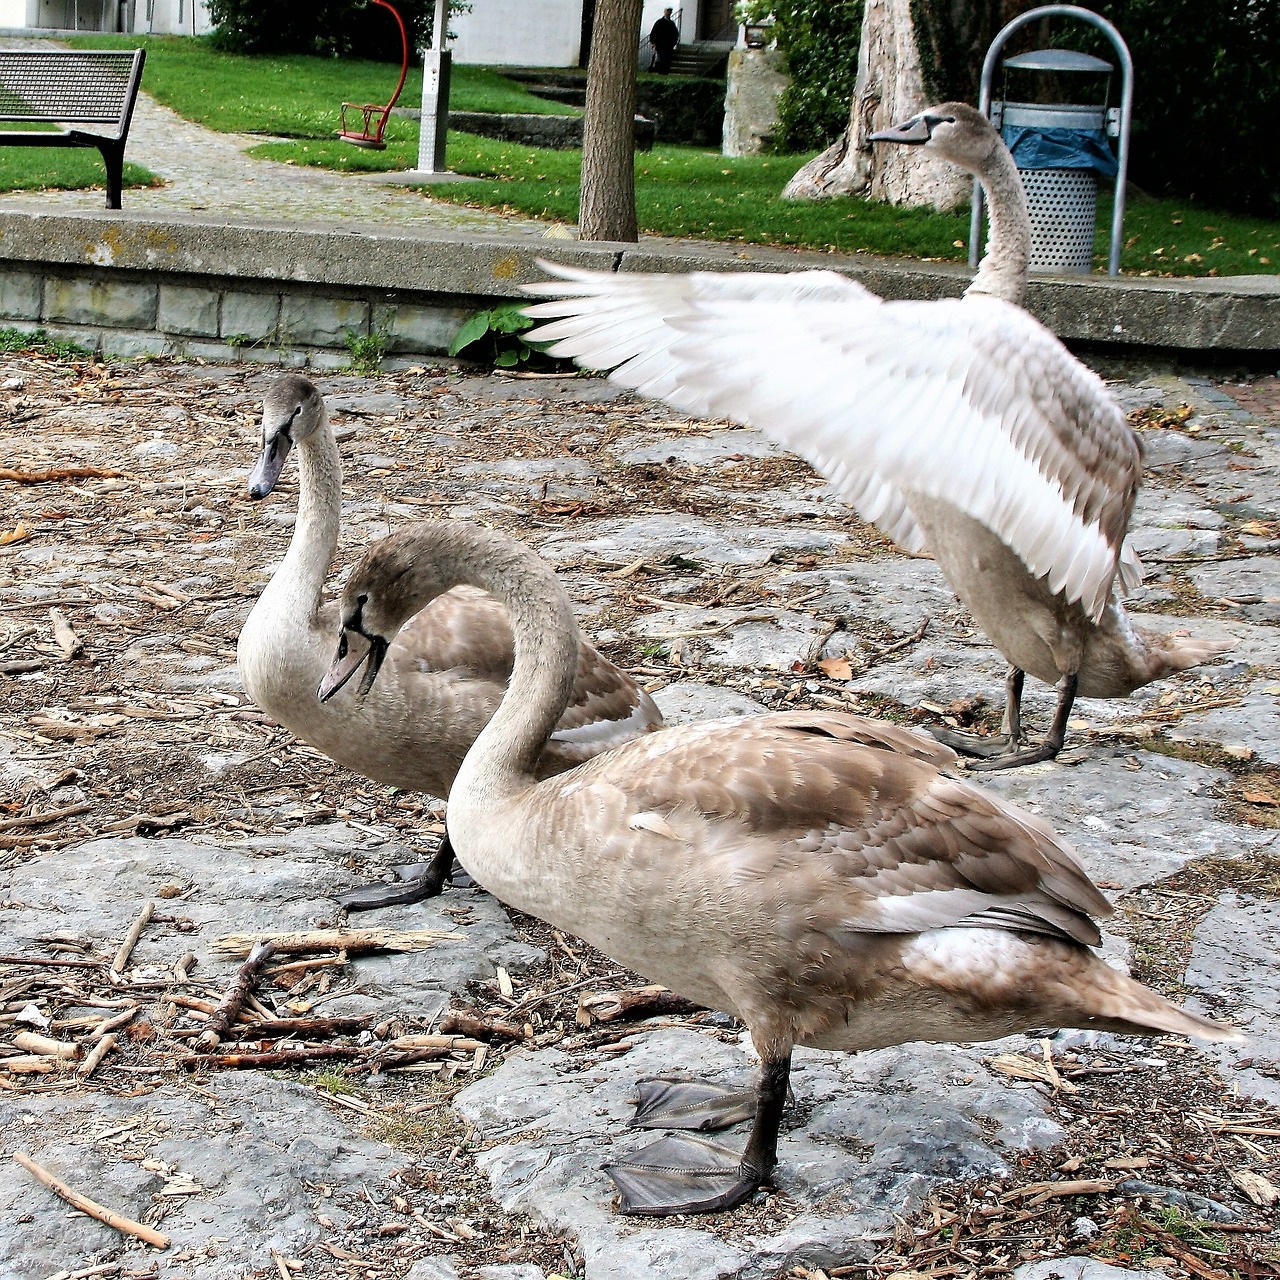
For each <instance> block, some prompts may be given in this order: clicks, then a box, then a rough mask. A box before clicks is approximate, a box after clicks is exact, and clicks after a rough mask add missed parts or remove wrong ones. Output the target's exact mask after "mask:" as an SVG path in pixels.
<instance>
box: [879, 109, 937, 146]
mask: <svg viewBox="0 0 1280 1280" xmlns="http://www.w3.org/2000/svg"><path fill="white" fill-rule="evenodd" d="M930 133H932V129H931V127H930V122H929V118H928V116H923V115H921V116H912V117H911V119H910V120H904V121H903V122H902V124H895V125H894V126H893V128H892V129H881V130H879V131H878V132H876V133H872V134H868V135H867V140H868V141H869V142H905V143H907V144H908V145H909V146H914V147H918V146H920V145H921V143H925V142H928V141H929V135H930Z"/></svg>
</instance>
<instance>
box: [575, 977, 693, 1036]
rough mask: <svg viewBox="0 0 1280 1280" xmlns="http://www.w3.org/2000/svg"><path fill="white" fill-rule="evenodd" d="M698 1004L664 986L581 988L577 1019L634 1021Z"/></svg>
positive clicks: (685, 1010) (586, 1022)
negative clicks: (621, 988)
mask: <svg viewBox="0 0 1280 1280" xmlns="http://www.w3.org/2000/svg"><path fill="white" fill-rule="evenodd" d="M701 1010H702V1005H699V1004H694V1002H693V1001H692V1000H686V999H685V997H684V996H678V995H676V993H675V992H674V991H668V990H667V988H666V987H659V986H648V987H628V988H626V989H624V990H622V991H584V992H583V993H582V995H581V996H579V997H578V1017H577V1022H578V1025H579V1026H580V1027H589V1026H590V1025H591V1024H592V1023H593V1022H619V1021H626V1022H634V1021H637V1020H639V1019H641V1018H654V1017H657V1016H659V1015H661V1014H673V1013H698V1012H700V1011H701Z"/></svg>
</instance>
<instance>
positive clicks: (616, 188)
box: [578, 0, 644, 243]
mask: <svg viewBox="0 0 1280 1280" xmlns="http://www.w3.org/2000/svg"><path fill="white" fill-rule="evenodd" d="M643 7H644V0H598V3H597V4H596V12H595V23H594V25H593V27H592V32H591V59H590V61H589V63H588V65H587V107H586V113H585V116H584V118H583V122H582V196H581V200H580V203H579V205H578V234H579V235H580V236H581V238H582V239H583V240H622V241H629V242H633V243H634V241H635V240H636V239H637V238H638V236H637V231H636V169H635V114H636V70H637V66H636V57H637V50H638V49H639V47H640V14H641V12H642V10H643Z"/></svg>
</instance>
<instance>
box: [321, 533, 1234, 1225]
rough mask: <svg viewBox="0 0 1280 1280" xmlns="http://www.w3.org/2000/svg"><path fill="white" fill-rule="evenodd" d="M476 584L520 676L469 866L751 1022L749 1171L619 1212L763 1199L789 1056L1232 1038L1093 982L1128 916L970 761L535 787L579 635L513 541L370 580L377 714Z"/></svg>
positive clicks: (678, 736) (838, 731) (656, 1157)
mask: <svg viewBox="0 0 1280 1280" xmlns="http://www.w3.org/2000/svg"><path fill="white" fill-rule="evenodd" d="M460 582H466V583H471V584H472V585H474V586H478V587H482V588H483V589H484V590H486V591H489V592H492V594H493V595H494V596H495V598H497V599H498V600H501V601H502V603H503V604H504V605H505V606H506V607H507V610H508V612H509V614H510V617H511V625H512V630H513V631H514V633H515V654H516V656H515V668H514V670H513V672H512V676H511V682H510V684H509V686H508V688H507V693H506V695H505V697H504V698H503V701H502V705H501V706H500V707H499V709H498V711H497V713H496V714H495V715H494V717H493V719H492V720H491V721H490V722H489V724H488V726H487V727H486V728H485V729H484V730H483V732H482V733H481V734H480V736H479V738H477V740H476V742H475V745H474V746H473V747H472V749H471V751H470V752H469V753H468V755H467V758H466V760H465V762H464V763H463V766H462V769H461V770H460V771H459V773H458V777H457V780H456V782H455V783H454V788H453V792H452V795H451V797H450V801H449V815H448V823H449V834H450V837H451V839H452V840H453V845H454V848H455V849H456V850H457V854H458V857H459V859H460V860H461V862H462V864H463V866H464V867H466V869H467V870H468V872H470V873H471V875H472V876H474V877H475V879H476V880H478V881H479V882H480V883H481V884H482V885H484V886H485V888H487V889H489V890H490V891H491V892H492V893H494V894H496V895H497V897H499V898H500V899H501V900H502V901H503V902H506V903H508V904H510V905H511V906H513V907H515V908H517V909H518V910H521V911H526V912H529V913H530V914H532V915H536V916H538V917H540V918H541V919H543V920H546V921H547V922H549V923H550V924H553V925H555V926H556V927H558V928H561V929H565V930H568V931H570V932H572V933H575V934H577V935H578V936H579V937H582V938H585V939H586V940H587V941H588V942H590V943H591V944H592V945H593V946H595V947H599V948H600V949H601V950H602V951H604V952H605V953H606V954H608V955H609V956H611V957H612V958H613V959H614V960H616V961H618V962H619V963H620V964H622V965H625V966H627V967H628V968H631V969H635V970H637V971H638V972H639V973H642V974H644V975H646V976H647V977H649V978H651V979H652V980H654V981H656V982H660V983H663V984H664V985H665V986H668V987H670V988H671V989H672V990H673V991H677V992H679V993H681V994H682V995H685V996H687V997H689V998H690V999H692V1000H695V1001H697V1002H698V1003H700V1004H703V1005H706V1006H708V1007H710V1008H713V1009H720V1010H723V1011H724V1012H726V1013H729V1014H732V1015H734V1016H735V1017H737V1018H740V1019H741V1020H742V1021H743V1022H744V1023H746V1025H747V1027H748V1028H749V1029H750V1031H751V1037H752V1041H753V1043H754V1044H755V1047H756V1051H757V1052H758V1053H759V1055H760V1059H761V1063H762V1070H761V1076H760V1083H759V1086H758V1089H757V1090H756V1091H755V1092H754V1094H753V1095H752V1096H751V1098H750V1099H749V1113H754V1123H753V1126H752V1129H751V1135H750V1137H749V1138H748V1140H747V1144H746V1147H745V1149H744V1150H743V1152H742V1154H741V1156H737V1155H734V1154H733V1153H732V1152H729V1151H728V1150H727V1149H726V1148H724V1147H722V1146H719V1145H717V1144H713V1143H708V1142H706V1141H705V1140H701V1139H697V1138H692V1137H688V1136H686V1135H671V1136H668V1137H665V1138H663V1139H660V1140H659V1141H658V1142H656V1143H653V1144H650V1145H649V1146H647V1147H645V1148H644V1149H642V1150H640V1151H637V1152H634V1153H632V1154H630V1155H627V1156H623V1157H622V1158H620V1159H618V1160H616V1161H614V1162H613V1163H612V1164H611V1165H609V1166H607V1172H608V1173H609V1175H610V1176H611V1177H612V1178H613V1180H614V1182H615V1183H616V1184H617V1185H618V1188H619V1190H620V1192H621V1207H622V1210H623V1212H626V1213H637V1214H650V1215H662V1214H671V1213H696V1212H712V1211H715V1210H721V1209H730V1208H732V1207H733V1206H735V1205H737V1204H740V1203H741V1202H742V1201H743V1200H745V1199H746V1198H747V1197H749V1196H750V1195H751V1194H752V1192H753V1191H755V1189H756V1188H757V1187H759V1186H760V1185H761V1183H762V1182H763V1181H764V1180H765V1179H767V1178H768V1176H769V1173H770V1171H771V1170H772V1169H773V1167H774V1165H775V1163H776V1161H777V1143H778V1126H779V1121H780V1118H781V1113H782V1107H783V1102H784V1100H785V1098H786V1093H787V1078H788V1072H789V1070H790V1064H791V1053H792V1049H793V1047H794V1046H795V1045H808V1046H811V1047H814V1048H819V1049H844V1050H857V1049H870V1048H877V1047H881V1046H884V1045H890V1044H898V1043H902V1042H904V1041H910V1040H929V1041H952V1040H989V1039H994V1038H997V1037H1000V1036H1005V1035H1010V1034H1012V1033H1014V1032H1017V1031H1023V1030H1026V1029H1027V1028H1030V1027H1037V1026H1046V1025H1047V1026H1055V1027H1059V1026H1063V1027H1090V1028H1101V1029H1106V1030H1112V1031H1122V1032H1136V1033H1146V1032H1152V1031H1163V1032H1172V1033H1175V1034H1179V1035H1199V1036H1205V1037H1209V1038H1214V1039H1233V1038H1237V1037H1236V1035H1235V1033H1234V1032H1233V1031H1231V1030H1230V1029H1228V1028H1226V1027H1222V1026H1219V1025H1217V1024H1216V1023H1213V1022H1209V1021H1207V1020H1206V1019H1204V1018H1200V1017H1197V1016H1196V1015H1195V1014H1191V1013H1187V1012H1185V1011H1182V1010H1179V1009H1177V1008H1175V1007H1174V1006H1173V1005H1171V1004H1170V1003H1169V1002H1168V1001H1167V1000H1165V999H1164V998H1163V997H1161V996H1159V995H1156V994H1155V993H1154V992H1152V991H1148V990H1147V989H1146V988H1145V987H1143V986H1140V985H1139V984H1138V983H1136V982H1134V981H1133V980H1132V979H1130V978H1128V977H1126V976H1125V975H1123V974H1121V973H1118V972H1117V971H1115V970H1114V969H1111V968H1109V967H1108V966H1107V965H1106V964H1104V963H1103V962H1102V961H1101V960H1100V959H1098V958H1097V956H1096V955H1094V953H1093V952H1092V951H1090V950H1089V947H1090V945H1092V944H1095V943H1097V942H1098V941H1099V934H1098V930H1097V927H1096V926H1095V924H1094V922H1093V920H1092V919H1091V918H1090V917H1091V916H1105V915H1108V914H1109V913H1110V911H1111V908H1110V906H1109V904H1108V903H1107V901H1106V899H1105V898H1103V896H1102V895H1101V894H1100V893H1099V892H1098V890H1097V889H1096V888H1095V887H1094V886H1093V884H1092V883H1091V882H1090V880H1089V878H1088V876H1087V875H1085V873H1084V871H1082V870H1081V868H1080V867H1079V865H1078V864H1077V863H1076V861H1075V858H1074V857H1073V856H1072V854H1071V851H1070V850H1069V849H1068V848H1067V846H1066V845H1065V843H1063V842H1062V841H1061V840H1059V839H1058V838H1057V837H1056V836H1055V835H1054V834H1053V832H1052V831H1051V830H1050V829H1049V828H1048V827H1047V826H1046V825H1045V824H1044V823H1042V822H1041V821H1040V820H1039V819H1037V818H1033V817H1031V816H1030V815H1029V814H1026V813H1023V812H1021V811H1020V810H1018V809H1015V808H1014V807H1013V806H1012V805H1008V804H1005V803H1003V802H1002V801H1000V800H998V799H996V798H995V797H993V796H989V795H987V794H985V793H984V792H982V791H980V790H978V789H977V788H976V787H973V786H970V785H967V784H965V783H963V782H960V781H958V780H956V779H955V778H952V777H948V776H947V775H945V774H943V773H940V772H939V771H938V767H937V766H938V765H944V764H946V763H949V762H951V761H954V759H955V757H954V755H953V754H952V753H951V752H950V751H949V750H947V749H946V748H944V747H941V746H939V745H938V744H937V743H935V742H933V741H932V740H930V739H927V738H923V737H918V736H917V735H915V734H913V733H910V732H908V731H906V730H902V729H896V728H894V727H893V726H887V725H881V724H877V723H875V722H873V721H869V720H865V719H863V718H862V717H859V716H850V715H841V714H833V713H821V712H812V713H811V712H792V713H787V714H782V715H764V716H758V717H747V718H744V719H737V720H722V721H719V722H715V723H707V724H693V725H684V726H680V727H678V728H668V729H663V730H660V731H658V732H657V733H653V734H650V735H648V736H647V737H644V738H640V739H637V740H635V741H633V742H630V743H627V744H625V745H623V746H621V747H618V748H617V749H616V750H613V751H610V752H607V753H606V754H604V755H600V756H597V757H596V758H595V759H594V760H591V761H589V762H588V763H586V764H584V765H581V766H580V767H579V768H577V769H573V770H571V771H570V772H568V773H564V774H560V775H558V776H557V777H554V778H548V779H546V780H543V781H539V780H538V778H537V776H536V774H535V771H534V766H535V762H536V760H537V758H538V753H539V751H540V750H541V746H542V743H543V742H544V740H545V739H546V735H547V734H548V733H549V732H550V731H551V728H552V727H553V726H554V724H555V722H556V718H557V717H558V716H559V715H560V713H561V712H562V710H563V709H564V706H565V701H566V699H567V698H568V696H569V691H570V689H571V687H572V684H573V672H574V666H575V662H576V652H577V644H578V639H577V627H576V626H575V624H574V617H573V611H572V609H571V608H570V605H569V601H568V599H567V597H566V596H565V593H564V591H563V590H562V589H561V587H560V586H559V584H558V583H557V581H556V579H555V576H554V575H553V574H552V572H551V570H550V569H549V568H548V567H547V565H546V564H545V563H543V561H542V560H540V559H539V558H538V557H537V556H536V555H535V554H534V553H533V552H531V551H529V550H528V549H527V548H525V547H523V546H521V545H520V544H519V543H516V542H514V541H512V540H511V539H510V538H507V537H505V536H503V535H501V534H498V533H494V532H491V531H487V530H483V529H479V528H477V527H475V526H474V525H468V524H463V523H460V522H455V521H450V522H448V523H442V524H431V525H415V526H410V527H408V528H406V529H404V530H401V531H400V532H398V533H396V534H395V535H393V536H392V537H390V538H387V539H384V540H383V541H382V542H379V543H377V544H376V545H375V546H374V547H373V548H372V549H371V550H370V551H369V552H368V553H367V554H366V556H365V557H364V559H363V560H361V562H360V563H359V564H358V565H357V566H356V568H355V570H354V572H353V573H352V575H351V578H350V580H349V581H348V583H347V587H346V590H345V591H344V592H343V596H342V601H341V617H342V626H343V631H342V643H343V644H344V645H346V646H353V645H356V644H358V645H359V646H360V647H361V652H365V653H367V654H368V655H369V656H368V668H367V671H366V674H365V677H364V684H365V686H366V687H368V686H369V685H371V684H372V685H373V687H374V688H376V687H377V686H376V681H377V679H378V678H379V669H380V668H379V658H378V655H379V654H381V653H382V652H385V650H386V647H387V646H388V645H389V644H390V643H391V641H392V640H393V638H394V637H395V635H396V633H397V631H398V630H399V628H400V625H401V623H402V622H403V621H404V619H405V618H407V617H409V616H411V615H412V614H413V612H414V610H415V609H418V608H420V607H421V606H422V605H423V604H424V603H426V602H427V601H428V600H431V599H433V598H434V597H435V596H437V595H438V594H439V593H441V592H443V591H447V590H448V589H449V588H451V587H453V586H455V585H456V584H457V583H460ZM344 661H345V660H344ZM339 674H340V675H346V674H349V672H348V670H347V666H343V667H342V670H341V671H340V673H339ZM741 1102H742V1099H741V1096H740V1093H738V1092H735V1091H727V1090H717V1089H714V1088H712V1087H710V1086H707V1085H690V1084H688V1083H687V1082H680V1081H658V1082H650V1083H648V1084H646V1085H645V1086H644V1087H643V1088H642V1090H641V1105H640V1108H639V1110H638V1113H637V1120H636V1123H639V1124H642V1125H644V1126H647V1127H669V1128H714V1127H717V1124H723V1123H728V1122H732V1120H734V1119H738V1118H741V1117H742V1107H741Z"/></svg>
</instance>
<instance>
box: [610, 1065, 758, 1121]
mask: <svg viewBox="0 0 1280 1280" xmlns="http://www.w3.org/2000/svg"><path fill="white" fill-rule="evenodd" d="M755 1113H756V1091H755V1090H754V1089H734V1088H731V1087H729V1086H728V1085H723V1084H708V1083H707V1082H706V1081H704V1080H680V1079H675V1078H671V1077H664V1076H649V1077H647V1078H645V1079H643V1080H637V1081H636V1114H635V1116H634V1117H633V1119H632V1121H631V1125H632V1127H633V1128H636V1129H702V1130H707V1129H727V1128H728V1127H729V1126H730V1125H734V1124H738V1123H740V1122H741V1121H743V1120H750V1119H751V1117H752V1116H754V1115H755Z"/></svg>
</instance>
